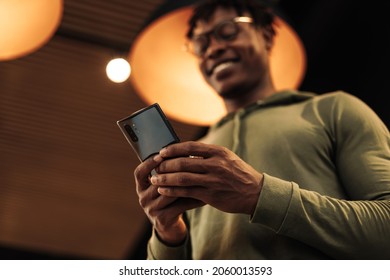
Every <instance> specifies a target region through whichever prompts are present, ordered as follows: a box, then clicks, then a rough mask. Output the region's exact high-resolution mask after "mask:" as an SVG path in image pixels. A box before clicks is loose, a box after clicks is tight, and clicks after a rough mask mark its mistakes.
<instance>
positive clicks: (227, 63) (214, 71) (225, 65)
mask: <svg viewBox="0 0 390 280" xmlns="http://www.w3.org/2000/svg"><path fill="white" fill-rule="evenodd" d="M238 61H239V59H232V60H227V61H223V62H221V63H218V64H216V65H214V66H213V67H212V68H211V69H210V70H209V71H208V73H207V74H208V75H209V76H211V75H213V74H218V73H219V72H221V71H223V70H225V69H227V68H229V67H230V66H232V65H234V64H236V63H237V62H238Z"/></svg>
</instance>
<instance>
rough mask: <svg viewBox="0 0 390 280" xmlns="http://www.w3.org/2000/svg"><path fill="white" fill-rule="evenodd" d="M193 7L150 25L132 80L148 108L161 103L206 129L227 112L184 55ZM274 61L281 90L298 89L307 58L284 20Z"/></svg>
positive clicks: (137, 49) (133, 58)
mask: <svg viewBox="0 0 390 280" xmlns="http://www.w3.org/2000/svg"><path fill="white" fill-rule="evenodd" d="M191 9H192V8H190V7H186V8H182V9H179V10H176V11H173V12H171V13H169V14H167V15H165V16H163V17H161V18H159V19H158V20H157V21H154V22H153V23H152V24H150V25H149V26H148V27H147V28H146V29H145V30H144V31H143V32H142V33H141V34H139V36H138V37H137V38H136V40H135V42H134V45H133V47H132V49H131V51H130V62H131V64H132V69H133V72H132V77H131V82H132V84H133V85H134V87H135V89H136V91H137V92H138V93H139V94H140V96H141V97H142V98H143V100H144V101H145V102H146V103H147V104H152V103H155V102H158V103H159V104H160V105H161V107H162V108H163V110H164V112H165V113H166V114H167V115H168V116H169V117H171V118H173V119H176V120H178V121H182V122H185V123H190V124H195V125H202V126H207V125H210V124H212V123H214V122H216V121H217V120H218V119H219V118H221V117H222V116H223V115H224V114H225V113H226V110H225V107H224V104H223V102H222V99H221V98H220V97H219V96H218V95H217V94H216V93H215V92H214V91H213V89H211V88H210V87H209V86H208V85H207V84H206V83H205V82H204V80H203V78H202V76H201V74H200V72H199V70H198V67H197V62H196V59H195V58H194V57H193V56H192V55H190V54H189V53H187V52H185V51H183V48H182V47H183V44H184V40H185V33H186V32H187V21H188V18H189V16H190V14H191ZM276 30H277V36H276V37H275V45H274V48H273V50H272V54H271V57H270V63H271V73H272V77H273V80H274V82H275V85H276V87H277V89H285V88H297V87H298V86H299V84H300V83H301V81H302V79H303V76H304V72H305V68H306V57H305V51H304V48H303V45H302V44H301V42H300V39H299V37H298V36H297V34H296V33H295V32H294V30H293V29H291V28H290V27H289V26H288V25H287V24H286V22H284V21H283V20H282V19H280V18H278V19H277V26H276Z"/></svg>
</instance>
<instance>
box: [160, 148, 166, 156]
mask: <svg viewBox="0 0 390 280" xmlns="http://www.w3.org/2000/svg"><path fill="white" fill-rule="evenodd" d="M166 154H167V148H163V149H162V150H161V151H160V156H162V157H164V156H165V155H166Z"/></svg>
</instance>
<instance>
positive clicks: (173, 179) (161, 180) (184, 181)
mask: <svg viewBox="0 0 390 280" xmlns="http://www.w3.org/2000/svg"><path fill="white" fill-rule="evenodd" d="M150 181H151V182H152V184H153V185H157V186H159V187H163V186H183V187H184V186H199V185H202V186H203V185H204V186H211V185H214V181H215V179H213V177H210V176H204V175H203V174H199V173H189V172H176V173H164V174H155V175H153V176H152V177H151V178H150Z"/></svg>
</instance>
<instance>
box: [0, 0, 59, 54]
mask: <svg viewBox="0 0 390 280" xmlns="http://www.w3.org/2000/svg"><path fill="white" fill-rule="evenodd" d="M62 11H63V0H1V1H0V60H10V59H15V58H18V57H21V56H24V55H27V54H30V53H32V52H34V51H36V50H37V49H38V48H40V47H42V46H43V45H44V44H45V43H46V42H47V41H48V40H49V39H50V38H51V37H52V36H53V34H54V32H55V31H56V29H57V27H58V25H59V23H60V21H61V18H62Z"/></svg>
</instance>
